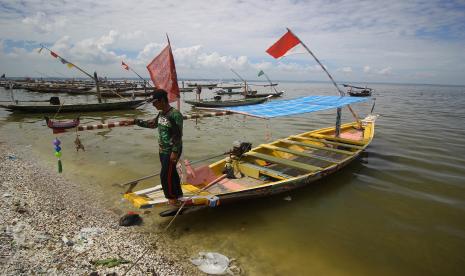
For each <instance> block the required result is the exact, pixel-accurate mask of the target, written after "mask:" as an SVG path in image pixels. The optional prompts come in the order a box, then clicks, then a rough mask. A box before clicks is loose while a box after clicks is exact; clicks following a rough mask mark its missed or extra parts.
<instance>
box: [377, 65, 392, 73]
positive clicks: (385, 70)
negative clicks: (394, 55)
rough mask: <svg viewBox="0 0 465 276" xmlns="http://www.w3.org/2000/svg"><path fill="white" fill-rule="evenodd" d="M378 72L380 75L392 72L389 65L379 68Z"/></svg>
mask: <svg viewBox="0 0 465 276" xmlns="http://www.w3.org/2000/svg"><path fill="white" fill-rule="evenodd" d="M378 74H380V75H391V74H392V67H391V66H388V67H385V68H383V69H381V70H379V71H378Z"/></svg>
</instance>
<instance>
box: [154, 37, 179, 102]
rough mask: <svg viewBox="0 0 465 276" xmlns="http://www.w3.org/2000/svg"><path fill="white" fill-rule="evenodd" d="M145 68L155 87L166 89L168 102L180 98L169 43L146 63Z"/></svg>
mask: <svg viewBox="0 0 465 276" xmlns="http://www.w3.org/2000/svg"><path fill="white" fill-rule="evenodd" d="M147 70H149V74H150V78H151V79H152V82H153V84H154V85H155V87H156V88H160V89H164V90H166V92H167V93H168V101H169V102H170V103H171V102H174V101H177V100H178V99H179V98H180V96H179V86H178V76H177V75H176V66H175V65H174V57H173V52H171V45H170V44H168V46H166V48H165V49H163V50H162V51H161V52H160V54H158V56H156V57H155V58H154V59H153V60H152V62H150V64H149V65H147Z"/></svg>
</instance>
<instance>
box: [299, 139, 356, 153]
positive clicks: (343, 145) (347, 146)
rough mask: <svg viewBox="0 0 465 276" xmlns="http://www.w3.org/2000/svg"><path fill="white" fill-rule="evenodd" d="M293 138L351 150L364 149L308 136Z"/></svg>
mask: <svg viewBox="0 0 465 276" xmlns="http://www.w3.org/2000/svg"><path fill="white" fill-rule="evenodd" d="M292 137H298V138H301V139H305V140H309V141H314V142H320V143H323V144H327V145H335V146H342V147H345V148H351V149H357V150H360V149H363V147H362V146H357V145H353V144H346V143H340V142H333V141H328V140H326V139H325V138H311V137H306V136H292Z"/></svg>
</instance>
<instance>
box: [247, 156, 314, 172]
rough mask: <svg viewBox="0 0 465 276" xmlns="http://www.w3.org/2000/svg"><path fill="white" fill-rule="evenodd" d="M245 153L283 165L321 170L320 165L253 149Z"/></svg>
mask: <svg viewBox="0 0 465 276" xmlns="http://www.w3.org/2000/svg"><path fill="white" fill-rule="evenodd" d="M245 155H246V156H250V157H255V158H258V159H262V160H265V161H269V162H272V163H276V164H283V165H286V166H290V167H294V168H297V169H301V170H304V171H310V172H317V171H320V170H321V168H320V167H316V166H312V165H309V164H305V163H300V162H296V161H292V160H289V159H284V158H280V157H276V156H271V155H267V154H263V153H259V152H254V151H249V152H247V153H245Z"/></svg>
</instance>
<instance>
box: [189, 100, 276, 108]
mask: <svg viewBox="0 0 465 276" xmlns="http://www.w3.org/2000/svg"><path fill="white" fill-rule="evenodd" d="M266 100H267V98H257V99H238V100H225V101H222V100H201V101H184V102H185V103H187V104H190V105H193V106H195V107H228V106H243V105H251V104H260V103H263V102H265V101H266Z"/></svg>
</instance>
